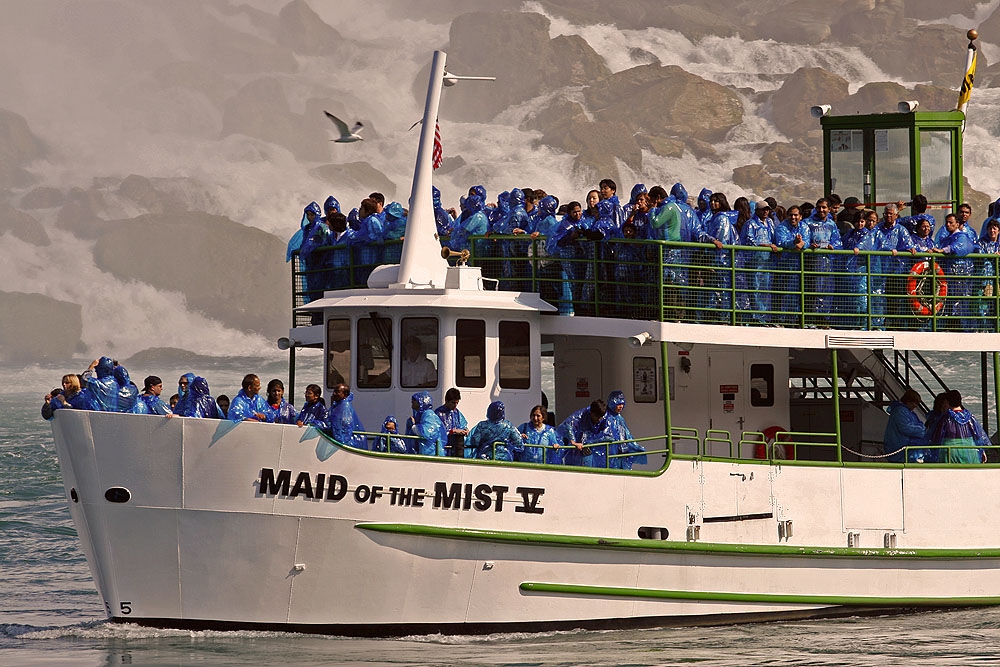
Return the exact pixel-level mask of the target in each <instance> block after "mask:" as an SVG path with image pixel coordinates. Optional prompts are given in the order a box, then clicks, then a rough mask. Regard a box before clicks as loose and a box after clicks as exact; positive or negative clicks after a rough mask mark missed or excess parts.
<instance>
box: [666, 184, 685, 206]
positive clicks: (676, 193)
mask: <svg viewBox="0 0 1000 667" xmlns="http://www.w3.org/2000/svg"><path fill="white" fill-rule="evenodd" d="M670 196H671V197H673V198H674V199H676V200H677V201H679V202H681V203H682V204H686V203H687V200H688V191H687V189H686V188H685V187H684V186H683V185H681V184H680V183H674V187H672V188H670Z"/></svg>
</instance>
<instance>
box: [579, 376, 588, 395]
mask: <svg viewBox="0 0 1000 667" xmlns="http://www.w3.org/2000/svg"><path fill="white" fill-rule="evenodd" d="M576 397H577V398H590V378H577V379H576Z"/></svg>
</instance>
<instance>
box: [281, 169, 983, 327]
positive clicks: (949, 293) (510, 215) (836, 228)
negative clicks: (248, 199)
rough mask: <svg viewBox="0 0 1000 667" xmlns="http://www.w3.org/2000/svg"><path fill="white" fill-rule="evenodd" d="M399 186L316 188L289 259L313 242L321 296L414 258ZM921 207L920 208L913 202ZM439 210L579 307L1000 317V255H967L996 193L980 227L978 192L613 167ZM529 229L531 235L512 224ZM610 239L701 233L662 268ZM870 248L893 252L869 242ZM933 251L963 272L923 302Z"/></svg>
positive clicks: (955, 322)
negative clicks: (727, 184)
mask: <svg viewBox="0 0 1000 667" xmlns="http://www.w3.org/2000/svg"><path fill="white" fill-rule="evenodd" d="M384 201H385V199H384V197H383V196H382V195H381V194H380V193H377V192H374V193H372V194H371V195H370V196H369V197H367V198H365V199H364V200H363V201H362V202H361V204H360V206H359V207H358V208H356V209H354V210H352V211H351V212H350V214H349V215H346V216H345V215H343V214H342V213H341V212H340V204H339V203H338V201H337V200H336V199H335V198H334V197H332V196H331V197H328V198H327V200H326V202H325V204H324V211H325V213H326V215H325V216H323V214H322V213H323V211H321V210H320V207H319V205H318V204H316V202H312V203H311V204H309V206H307V207H306V208H305V211H304V214H303V217H302V221H301V228H300V230H299V231H298V232H297V233H296V235H295V236H294V237H293V238H292V239H291V241H289V245H288V259H291V257H292V256H293V255H294V254H295V253H296V252H298V254H299V258H300V268H301V269H302V270H303V274H302V277H303V292H304V296H305V300H306V301H309V300H311V299H312V298H314V297H316V296H318V295H319V294H320V293H322V291H323V290H324V289H336V288H338V287H346V286H348V285H351V284H364V281H365V278H366V277H367V273H368V272H370V270H371V268H373V267H374V266H376V265H378V264H381V263H392V262H393V261H398V257H397V256H390V255H392V253H396V254H398V252H399V246H398V244H397V245H392V244H389V245H387V244H386V243H385V242H386V241H389V240H394V239H400V238H401V237H402V235H403V232H404V231H405V226H406V214H407V211H406V209H404V208H403V207H402V205H400V204H399V203H397V202H393V203H391V204H388V205H385V204H384ZM906 207H909V208H910V211H911V215H908V216H902V217H901V216H900V213H901V211H902V210H903V209H904V208H906ZM994 209H996V213H995V214H994ZM434 211H435V218H436V224H437V234H438V237H439V239H440V240H441V243H442V245H447V246H448V247H449V248H450V249H452V250H455V251H461V250H465V249H473V248H472V245H473V243H475V244H476V247H475V248H474V251H475V252H474V254H475V257H476V261H477V262H478V263H479V264H480V265H481V266H483V272H484V275H486V276H487V277H490V278H496V279H498V280H500V285H501V288H503V289H513V290H524V289H538V291H540V292H543V296H545V297H546V298H549V300H551V301H553V302H554V303H556V304H557V305H558V307H559V309H560V312H561V313H563V314H578V315H581V314H582V315H590V314H594V303H595V302H605V303H607V302H621V301H622V299H623V298H624V299H626V301H627V302H630V303H634V302H636V300H637V297H638V300H639V301H645V302H647V303H648V304H650V305H651V304H652V303H654V302H655V301H656V297H655V294H656V292H655V291H654V290H655V289H656V288H657V285H661V286H664V287H665V289H666V290H667V292H668V294H667V295H666V296H665V299H666V303H665V305H666V308H667V311H668V315H669V313H673V314H674V315H675V316H677V317H678V318H680V319H688V320H692V321H699V322H713V321H719V320H720V319H722V318H724V317H725V316H726V314H727V313H729V312H730V311H732V310H735V311H737V312H738V313H740V320H739V322H738V323H740V324H760V325H771V326H781V325H793V326H794V325H798V324H801V323H802V322H801V321H800V319H799V318H798V317H796V315H797V314H806V315H808V317H807V321H806V322H805V324H807V325H808V324H814V325H820V324H828V325H831V326H837V327H839V328H872V329H885V328H891V329H900V328H903V329H907V328H909V329H918V330H919V329H922V328H926V327H927V326H928V321H929V318H930V316H931V315H932V314H933V315H936V316H938V317H943V318H944V320H945V321H946V323H947V326H946V328H952V329H958V330H963V331H975V330H994V329H995V328H996V316H997V312H996V307H995V304H994V300H993V299H991V298H982V297H992V296H994V295H995V294H996V291H997V290H996V285H995V279H996V277H997V275H996V274H997V271H996V263H995V262H991V261H984V260H982V259H975V258H969V257H967V256H968V255H970V254H973V253H982V254H987V255H998V254H1000V207H998V206H997V205H996V204H994V205H991V207H990V212H989V215H988V216H987V218H986V220H985V221H984V222H983V224H982V228H981V231H980V232H979V233H977V232H976V231H975V230H974V229H973V227H972V225H971V223H970V221H971V219H972V215H973V211H972V207H971V206H970V205H969V204H962V205H961V206H959V208H958V210H957V212H955V213H948V214H947V215H945V216H944V219H943V221H942V223H943V224H941V225H939V224H938V221H937V220H936V219H935V217H934V215H932V214H931V213H930V212H928V201H927V199H926V197H924V196H923V195H917V196H916V197H914V198H913V201H912V202H902V201H900V202H896V203H892V204H887V205H885V206H883V207H882V208H881V211H876V210H875V209H870V208H865V206H864V205H863V204H862V203H861V202H860V200H859V199H858V198H857V197H847V198H846V199H845V200H841V198H840V197H839V196H838V195H836V194H831V195H830V196H828V197H823V198H820V199H819V200H817V201H816V202H815V203H810V202H805V203H802V204H796V205H790V206H781V205H779V204H778V203H777V201H775V199H774V198H772V197H767V198H765V199H763V200H761V201H751V200H749V199H747V198H745V197H740V198H738V199H736V200H735V201H734V202H733V204H732V205H730V203H729V200H728V199H727V197H726V195H725V194H723V193H720V192H714V193H713V192H711V191H710V190H708V189H703V190H702V191H701V192H700V193H699V194H698V196H697V198H694V199H689V197H688V192H687V190H686V189H685V187H684V186H683V185H682V184H680V183H676V184H674V186H673V187H672V188H671V189H670V191H669V192H667V191H666V189H664V188H663V187H662V186H659V185H657V186H654V187H652V188H649V189H648V190H647V188H646V186H645V185H643V184H641V183H640V184H636V185H635V186H634V187H633V188H632V190H631V194H630V196H629V200H628V203H625V204H622V202H621V201H620V200H619V198H618V194H617V185H616V183H615V182H614V181H613V180H611V179H603V180H601V181H600V183H599V184H598V188H597V189H595V190H591V191H590V192H588V193H587V196H586V198H585V201H584V203H581V202H579V201H570V202H568V203H560V201H559V199H558V198H557V197H555V196H553V195H549V194H547V193H546V192H544V191H543V190H538V189H532V188H514V189H513V190H510V191H505V192H501V193H500V194H499V195H498V196H497V198H496V199H495V200H488V197H487V194H486V189H485V188H484V187H483V186H481V185H476V186H473V187H471V188H470V189H469V191H468V194H467V195H466V196H464V197H462V199H461V202H460V207H459V209H457V210H456V209H455V208H448V209H445V208H444V206H443V205H442V203H441V197H440V192H439V191H438V190H437V188H434ZM522 235H523V237H524V239H525V240H518V239H512V238H510V237H511V236H522ZM490 236H495V237H503V238H494V239H490V238H489V237H490ZM473 237H484V238H478V240H476V239H474V238H473ZM528 239H530V240H531V241H532V243H528V242H527V240H528ZM606 239H609V240H625V239H636V240H654V241H666V242H685V243H697V244H701V247H698V246H676V247H670V248H669V250H667V251H666V252H665V253H664V257H663V260H664V267H663V273H662V276H658V275H656V272H655V271H653V268H652V267H654V266H659V262H658V259H659V258H658V256H657V255H656V254H654V253H658V252H659V250H658V249H654V248H651V247H649V246H648V245H644V244H627V243H600V242H601V241H603V240H606ZM712 246H714V248H713V247H712ZM736 247H740V249H736ZM750 247H755V248H759V250H751V249H749V248H750ZM804 250H844V251H853V255H850V254H836V253H831V254H824V253H807V254H803V253H802V251H804ZM862 251H884V252H891V253H892V256H885V255H882V256H870V257H869V256H866V255H862V256H860V257H859V256H858V255H859V253H860V252H862ZM917 253H935V254H937V255H939V259H937V260H936V262H935V264H936V265H937V266H938V267H940V268H941V274H940V275H938V276H935V277H934V279H933V280H931V281H925V282H926V283H927V284H928V285H931V286H933V284H936V283H944V282H945V281H947V290H946V293H939V294H937V295H936V296H933V295H929V296H930V298H928V299H924V300H923V302H921V300H920V299H919V298H917V299H916V300H915V299H914V298H913V297H921V296H928V295H925V294H913V293H912V292H911V291H909V290H910V287H909V286H908V284H907V278H908V275H907V274H909V273H910V272H911V270H913V268H914V266H915V265H916V264H919V261H920V260H919V259H917V258H915V257H914V255H916V254H917ZM529 257H531V258H533V260H534V261H536V262H537V261H538V260H539V258H545V259H544V265H543V266H542V267H539V266H537V265H536V266H535V267H534V270H532V268H531V267H530V266H528V260H529ZM511 258H524V259H523V260H521V261H518V260H516V259H515V260H514V261H511ZM595 259H596V260H597V262H596V268H595V261H594V260H595ZM351 271H353V272H354V274H353V275H352V274H351ZM927 273H928V275H929V273H934V271H933V269H927ZM803 275H805V276H806V278H805V282H803ZM528 277H530V278H531V280H530V281H529V280H526V278H528ZM595 282H596V283H598V284H602V285H605V286H606V290H605V293H604V294H600V293H598V294H595V291H594V290H595V288H594V283H595ZM540 283H541V284H540ZM923 284H924V282H921V285H923ZM643 286H649V287H651V288H652V289H642V287H643ZM977 297H979V298H977ZM734 299H735V301H734ZM922 303H925V304H929V305H921V304H922ZM924 310H926V312H923V311H924ZM604 312H609V311H608V309H607V308H605V309H604ZM939 328H940V327H939Z"/></svg>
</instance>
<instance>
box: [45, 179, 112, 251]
mask: <svg viewBox="0 0 1000 667" xmlns="http://www.w3.org/2000/svg"><path fill="white" fill-rule="evenodd" d="M101 208H102V200H101V195H100V193H99V192H97V191H95V190H82V189H80V188H73V189H72V190H70V193H69V196H68V197H67V202H66V205H65V206H63V207H62V208H61V209H59V214H58V215H56V227H57V228H59V229H62V230H64V231H67V232H70V233H71V234H73V235H74V236H76V237H77V238H81V239H95V238H97V237H98V236H100V234H101V232H102V231H103V230H104V225H105V224H106V222H105V220H104V219H102V218H101V217H100V216H99V215H98V214H97V211H99V210H101Z"/></svg>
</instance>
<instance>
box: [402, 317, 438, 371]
mask: <svg viewBox="0 0 1000 667" xmlns="http://www.w3.org/2000/svg"><path fill="white" fill-rule="evenodd" d="M399 340H400V343H401V344H400V346H399V384H400V386H402V387H407V388H409V387H423V388H433V387H436V386H437V385H438V372H437V365H438V321H437V319H436V318H433V317H405V318H403V319H402V320H401V321H400V323H399Z"/></svg>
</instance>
